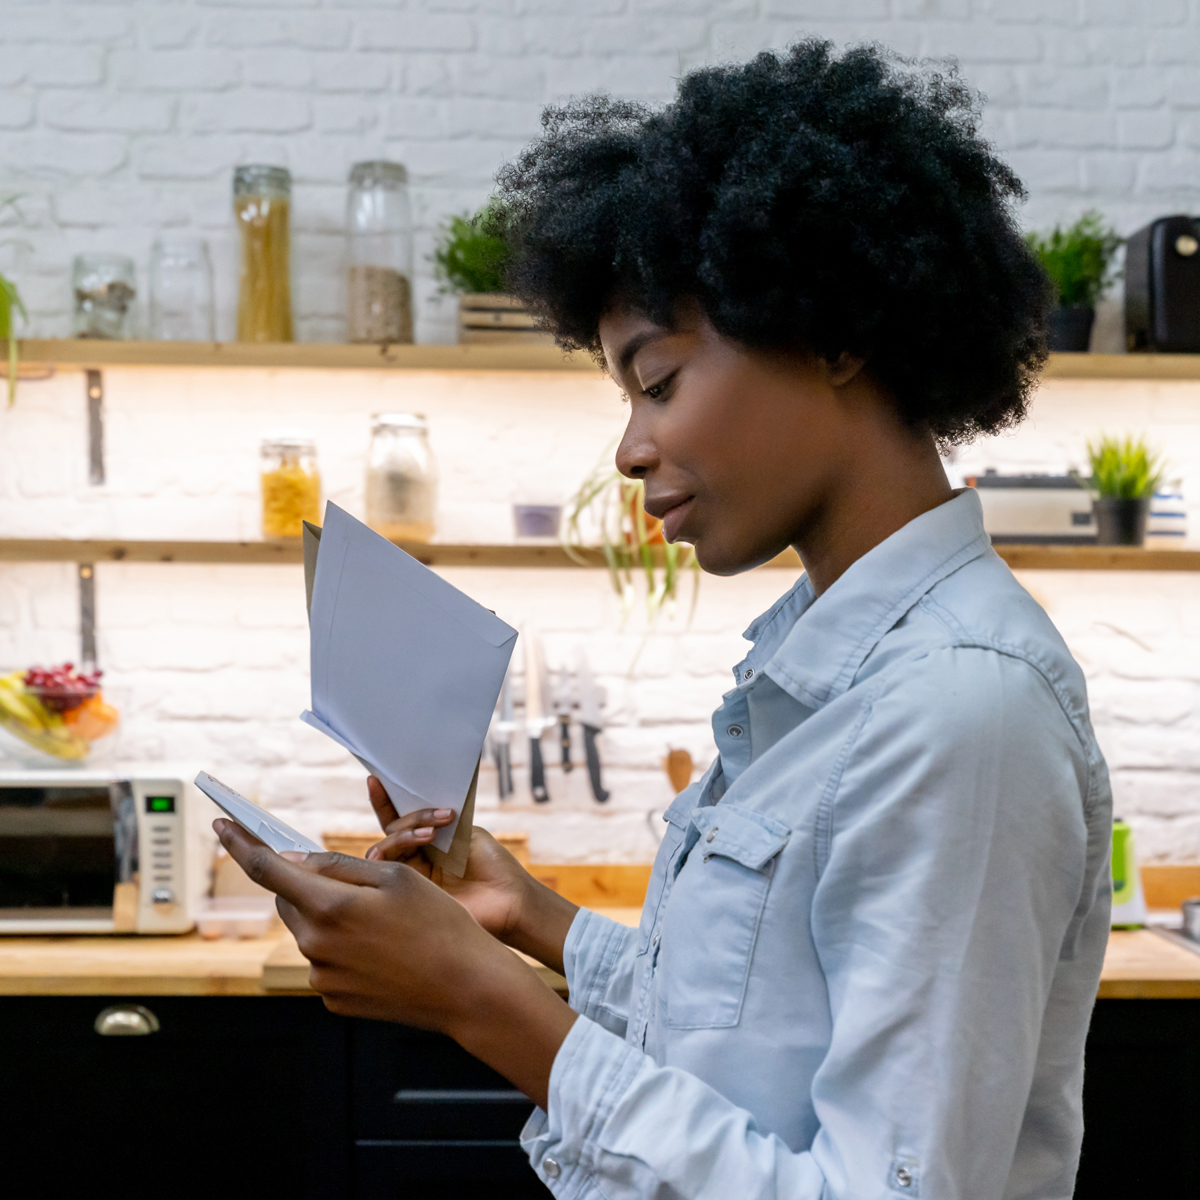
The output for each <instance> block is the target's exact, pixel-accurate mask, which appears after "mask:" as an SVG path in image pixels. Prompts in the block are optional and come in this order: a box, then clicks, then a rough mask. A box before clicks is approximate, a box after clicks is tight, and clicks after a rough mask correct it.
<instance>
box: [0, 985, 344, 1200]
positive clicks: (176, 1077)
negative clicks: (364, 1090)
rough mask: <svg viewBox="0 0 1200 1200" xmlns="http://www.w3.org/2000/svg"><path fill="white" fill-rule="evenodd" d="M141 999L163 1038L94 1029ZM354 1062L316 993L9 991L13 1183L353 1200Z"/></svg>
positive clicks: (3, 1111) (7, 1124) (2, 1015)
mask: <svg viewBox="0 0 1200 1200" xmlns="http://www.w3.org/2000/svg"><path fill="white" fill-rule="evenodd" d="M134 1005H140V1006H141V1007H142V1008H144V1009H145V1010H147V1012H148V1013H149V1014H152V1015H153V1018H154V1022H155V1023H156V1024H157V1026H158V1028H157V1030H155V1031H154V1032H150V1033H144V1034H141V1035H140V1036H102V1035H101V1034H99V1033H98V1032H97V1031H96V1028H95V1022H96V1019H97V1017H98V1016H99V1015H100V1014H101V1013H102V1012H103V1011H104V1010H106V1009H109V1008H110V1007H113V1006H119V1007H120V1008H121V1010H123V1012H124V1013H125V1014H126V1015H129V1014H130V1013H131V1012H132V1010H133V1006H134ZM144 1019H146V1018H144ZM346 1054H347V1023H346V1022H345V1020H343V1019H342V1018H339V1017H336V1016H334V1015H333V1014H331V1013H329V1012H326V1010H325V1008H324V1006H323V1005H322V1004H321V1002H320V1000H318V999H317V998H316V997H312V998H308V997H272V998H270V999H262V998H259V997H220V996H205V997H179V996H148V997H129V998H120V997H108V996H95V997H84V996H38V997H4V998H0V1062H3V1063H4V1069H3V1070H4V1077H5V1079H6V1080H7V1081H8V1086H6V1087H5V1088H3V1089H0V1129H3V1135H2V1136H0V1143H2V1144H3V1146H4V1151H5V1187H6V1189H10V1191H11V1194H12V1195H14V1196H16V1195H20V1194H27V1195H41V1194H44V1191H43V1188H44V1185H45V1180H46V1173H47V1171H48V1170H50V1171H51V1172H52V1173H53V1174H54V1175H55V1177H56V1178H58V1179H59V1180H60V1181H63V1182H67V1183H71V1184H72V1185H75V1187H76V1188H77V1190H78V1194H79V1195H89V1196H90V1195H110V1194H111V1195H117V1196H127V1197H141V1196H150V1195H155V1196H158V1195H166V1196H170V1195H182V1194H183V1192H184V1190H185V1189H186V1191H187V1193H188V1194H190V1195H210V1196H227V1195H232V1194H234V1193H233V1192H232V1191H231V1188H233V1187H234V1186H236V1187H237V1188H238V1189H240V1191H239V1192H238V1194H240V1195H246V1196H252V1195H258V1196H282V1195H287V1196H289V1197H296V1198H300V1197H311V1198H312V1200H335V1198H337V1197H345V1196H347V1195H348V1193H349V1177H350V1160H351V1152H350V1143H351V1138H350V1122H349V1103H348V1101H349V1096H348V1091H349V1089H348V1086H347V1078H346ZM235 1130H242V1131H245V1132H243V1133H242V1134H238V1135H234V1133H233V1131H235ZM55 1147H59V1148H61V1157H59V1156H58V1151H56V1150H55V1149H54V1148H55ZM17 1181H22V1182H20V1183H18V1182H17ZM38 1181H40V1182H38ZM235 1181H236V1182H235ZM22 1189H25V1190H24V1193H23V1192H22Z"/></svg>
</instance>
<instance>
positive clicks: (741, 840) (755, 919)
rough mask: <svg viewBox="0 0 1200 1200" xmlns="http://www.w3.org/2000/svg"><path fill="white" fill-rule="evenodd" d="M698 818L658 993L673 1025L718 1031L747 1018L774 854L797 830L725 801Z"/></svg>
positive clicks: (670, 907) (675, 891)
mask: <svg viewBox="0 0 1200 1200" xmlns="http://www.w3.org/2000/svg"><path fill="white" fill-rule="evenodd" d="M692 824H693V825H694V826H695V828H696V830H697V832H698V834H699V837H698V839H697V840H696V842H695V844H694V845H693V846H692V848H691V850H690V852H689V853H688V856H687V859H686V861H685V862H684V864H683V866H682V867H681V868H680V871H679V875H678V877H677V878H676V879H675V882H674V884H673V885H672V888H671V893H670V897H669V899H668V901H667V907H666V912H665V913H664V914H663V922H662V942H661V946H660V948H659V961H658V975H659V980H658V982H659V994H660V996H661V997H662V998H663V1001H664V1006H665V1010H666V1011H665V1014H664V1017H665V1022H666V1025H667V1027H668V1028H670V1029H719V1028H725V1027H729V1026H732V1025H736V1024H737V1023H738V1020H739V1019H740V1017H741V1013H742V1000H743V998H744V997H745V994H746V983H747V980H748V979H749V975H750V965H751V962H752V960H753V957H754V946H755V942H756V941H757V940H758V927H759V924H760V922H761V921H762V914H763V910H764V909H765V907H766V904H767V894H768V892H769V891H770V887H771V877H772V875H773V874H774V871H775V862H776V858H777V856H778V854H779V852H780V850H782V849H783V847H784V846H785V845H786V844H787V840H788V836H789V834H790V833H791V830H790V829H789V828H788V827H787V826H786V825H783V824H782V823H780V822H779V821H776V820H773V819H772V818H771V817H767V816H764V815H763V814H761V813H757V812H752V811H751V810H749V809H745V808H739V807H738V806H737V805H726V804H718V805H715V806H713V807H710V808H701V809H698V810H697V811H696V812H695V813H694V814H693V816H692ZM689 840H690V839H689Z"/></svg>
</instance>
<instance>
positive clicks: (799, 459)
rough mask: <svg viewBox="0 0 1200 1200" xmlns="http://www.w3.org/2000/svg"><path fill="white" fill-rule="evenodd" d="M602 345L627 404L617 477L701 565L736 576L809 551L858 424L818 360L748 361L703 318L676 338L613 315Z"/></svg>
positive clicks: (683, 323) (632, 317)
mask: <svg viewBox="0 0 1200 1200" xmlns="http://www.w3.org/2000/svg"><path fill="white" fill-rule="evenodd" d="M600 339H601V343H602V345H603V347H604V354H605V358H606V359H607V361H608V366H609V370H610V372H611V373H612V376H613V378H614V379H615V380H616V381H617V383H618V385H619V386H620V387H621V388H622V389H623V390H624V392H625V393H626V395H627V396H628V398H629V404H630V413H629V425H628V427H627V428H626V430H625V435H624V437H623V438H622V439H621V444H620V446H619V447H618V449H617V467H618V468H619V470H620V471H621V473H622V474H624V475H627V476H628V477H629V478H631V479H641V480H644V481H645V486H646V511H647V512H648V513H650V514H651V515H652V516H655V517H659V518H661V520H662V522H663V533H664V535H665V537H666V538H667V540H668V541H671V542H674V541H684V542H690V543H691V544H692V545H693V546H694V547H695V550H696V557H697V559H698V560H699V562H700V565H701V566H702V567H703V568H704V569H705V570H706V571H709V572H711V573H712V574H715V575H732V574H734V573H736V572H738V571H744V570H746V569H747V568H749V567H753V566H757V565H758V564H759V563H763V562H766V561H767V560H768V559H770V558H773V557H774V556H775V555H776V554H778V553H779V552H780V551H782V550H784V549H785V548H786V547H787V546H789V545H793V544H795V543H797V542H800V541H803V540H804V538H805V534H806V531H807V530H809V529H811V528H812V527H814V526H815V525H816V524H818V523H819V522H821V520H822V517H823V515H825V510H826V509H827V507H828V503H829V499H830V497H831V496H832V495H833V493H834V492H835V491H836V490H837V487H838V484H839V482H840V481H841V480H842V479H843V478H844V477H845V472H846V470H847V469H848V468H849V466H850V465H851V461H852V458H853V455H852V454H851V452H850V450H849V448H848V445H847V442H848V440H849V439H852V438H853V436H854V433H853V426H854V425H855V424H856V420H855V415H854V413H853V412H852V411H850V409H851V408H852V407H853V406H852V405H849V404H848V403H847V398H846V396H845V395H844V394H843V393H844V391H845V389H844V388H842V387H840V386H838V380H837V378H836V376H835V373H834V369H832V368H831V367H830V366H829V365H828V364H827V363H825V362H823V361H821V360H815V359H807V358H801V357H798V356H797V357H783V356H774V355H767V354H764V353H759V352H755V351H750V350H747V349H745V348H744V347H742V346H740V345H738V344H737V343H735V342H731V341H729V340H728V339H726V338H723V337H721V335H720V334H718V333H717V331H716V330H715V329H714V328H713V327H712V325H711V324H710V323H709V321H708V319H707V318H706V317H705V316H704V315H703V313H702V312H701V311H700V310H699V308H698V307H693V308H691V309H687V310H685V311H684V312H683V314H682V315H681V318H680V320H679V321H678V322H677V323H676V324H675V325H674V326H673V327H672V328H665V327H664V326H661V325H656V324H654V322H652V321H650V320H648V319H647V318H646V317H644V316H642V315H640V314H638V313H634V312H629V311H625V310H622V311H613V312H610V313H607V314H606V315H605V316H604V317H603V318H602V320H601V322H600Z"/></svg>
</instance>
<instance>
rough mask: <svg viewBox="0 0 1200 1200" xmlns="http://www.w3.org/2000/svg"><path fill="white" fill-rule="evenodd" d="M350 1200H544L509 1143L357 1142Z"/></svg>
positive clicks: (544, 1193) (545, 1192)
mask: <svg viewBox="0 0 1200 1200" xmlns="http://www.w3.org/2000/svg"><path fill="white" fill-rule="evenodd" d="M354 1176H355V1200H429V1197H431V1196H436V1197H437V1200H483V1198H484V1197H486V1198H487V1200H548V1197H549V1196H550V1192H549V1191H548V1190H547V1189H546V1188H545V1186H544V1185H543V1184H542V1182H541V1180H540V1179H538V1177H537V1176H536V1175H535V1174H534V1173H533V1168H532V1167H531V1166H530V1165H529V1160H528V1159H527V1158H526V1157H525V1154H524V1152H523V1151H522V1150H521V1148H520V1146H518V1145H517V1144H516V1143H515V1142H514V1143H507V1144H505V1143H501V1142H497V1143H488V1142H414V1143H400V1142H366V1143H364V1142H360V1143H359V1144H358V1145H357V1146H356V1147H355V1151H354Z"/></svg>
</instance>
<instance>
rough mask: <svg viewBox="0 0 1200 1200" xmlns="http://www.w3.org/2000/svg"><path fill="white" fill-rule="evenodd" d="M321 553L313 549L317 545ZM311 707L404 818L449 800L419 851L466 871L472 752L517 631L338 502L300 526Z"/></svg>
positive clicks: (319, 725)
mask: <svg viewBox="0 0 1200 1200" xmlns="http://www.w3.org/2000/svg"><path fill="white" fill-rule="evenodd" d="M318 550H319V553H318ZM304 558H305V590H306V592H307V593H308V597H309V624H310V637H311V652H312V711H311V712H310V713H305V714H304V715H303V717H302V719H303V720H304V721H305V722H306V723H308V724H310V725H312V726H313V727H314V728H316V729H319V730H321V731H322V732H323V733H326V734H327V735H328V736H330V737H332V738H333V740H334V741H336V742H338V744H339V745H341V746H343V747H344V748H345V749H347V750H348V751H350V753H351V754H353V755H354V756H355V758H357V759H358V761H359V762H361V763H362V764H363V766H365V767H366V768H367V770H369V771H370V772H371V773H372V774H373V775H376V776H377V777H378V778H379V780H380V782H381V783H382V784H383V786H384V788H385V789H386V790H387V793H388V795H389V797H390V798H391V800H392V803H393V804H394V805H395V807H396V811H397V812H398V813H400V814H401V815H404V814H405V813H408V812H412V811H413V810H414V809H417V808H431V807H437V808H443V807H444V808H452V809H454V810H455V811H456V812H457V814H458V817H457V819H456V821H455V823H454V824H453V825H451V826H447V827H446V828H445V829H440V830H439V831H438V833H437V836H436V837H435V838H434V842H433V845H432V846H431V847H427V853H428V855H429V857H430V858H431V860H432V861H433V862H434V863H435V864H436V865H440V866H441V867H442V868H443V869H444V870H447V871H449V872H450V873H452V874H456V875H461V874H462V873H463V871H464V870H465V868H466V858H467V852H468V850H469V847H470V833H471V819H472V815H473V810H474V801H475V790H476V787H477V784H478V772H479V758H480V753H481V751H482V748H483V742H484V738H485V737H486V735H487V729H488V723H489V721H490V720H491V715H492V710H493V709H494V707H495V703H496V697H497V696H498V695H499V693H500V687H501V685H502V683H503V681H504V673H505V671H506V670H507V667H508V660H509V658H510V657H511V656H512V651H513V646H514V644H515V641H516V636H517V635H516V630H514V629H513V628H512V627H511V626H509V625H506V624H505V623H504V622H503V621H501V620H500V619H499V618H498V617H496V616H495V615H494V614H492V613H490V612H489V611H488V610H487V609H486V608H484V607H482V606H481V605H479V604H477V603H476V602H475V601H474V600H472V599H470V597H468V596H466V595H464V594H463V593H462V592H460V591H459V590H458V589H457V588H455V587H453V586H452V585H451V584H449V583H447V582H446V581H445V580H444V579H441V578H440V577H439V576H437V575H435V574H434V573H433V572H432V571H430V570H429V569H428V568H427V567H425V566H422V565H421V564H420V563H419V562H417V561H416V559H414V558H412V557H411V556H409V555H407V554H405V553H404V551H403V550H401V549H400V548H399V547H398V546H395V545H393V544H392V543H391V542H389V541H388V540H387V539H386V538H382V537H380V536H379V535H378V534H376V533H374V532H373V531H372V530H370V529H368V528H367V526H365V525H363V524H362V523H361V522H360V521H356V520H355V519H354V518H353V517H351V516H350V515H349V514H348V513H346V512H343V511H342V509H340V508H338V507H337V505H335V504H329V505H328V506H327V507H326V519H325V526H324V529H323V530H318V529H316V527H315V526H306V528H305V534H304Z"/></svg>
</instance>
